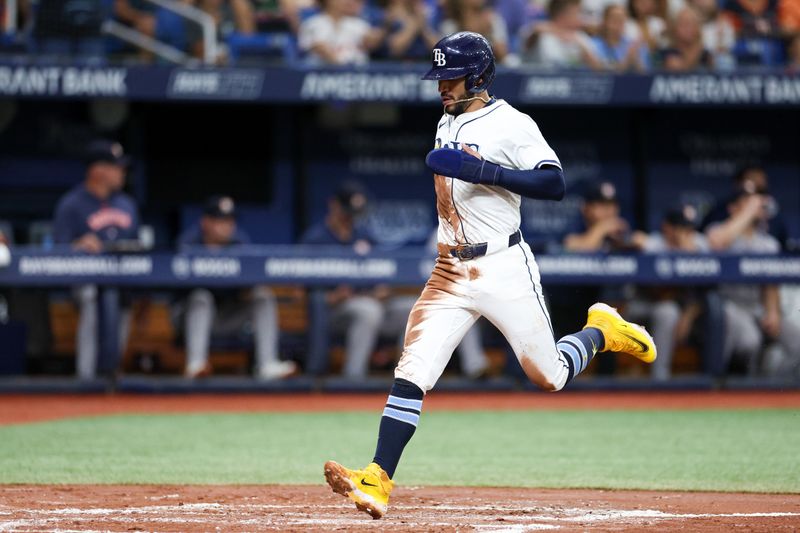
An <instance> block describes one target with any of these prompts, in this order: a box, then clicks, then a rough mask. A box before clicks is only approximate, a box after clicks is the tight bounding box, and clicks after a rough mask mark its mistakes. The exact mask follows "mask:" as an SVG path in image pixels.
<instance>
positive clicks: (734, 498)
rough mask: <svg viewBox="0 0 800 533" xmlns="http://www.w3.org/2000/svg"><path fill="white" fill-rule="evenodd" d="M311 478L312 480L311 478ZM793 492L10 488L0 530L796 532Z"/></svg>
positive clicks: (2, 497) (2, 495) (799, 522)
mask: <svg viewBox="0 0 800 533" xmlns="http://www.w3.org/2000/svg"><path fill="white" fill-rule="evenodd" d="M321 477H322V476H321V475H320V479H321ZM798 527H800V495H792V496H785V495H758V494H756V495H754V494H748V495H738V494H715V493H669V492H626V491H614V492H604V491H583V490H581V491H576V490H569V491H555V490H531V489H524V490H523V489H496V488H404V487H401V488H398V489H397V490H396V491H395V494H394V495H393V497H392V502H391V507H390V511H389V514H388V515H387V516H386V517H385V518H384V519H383V520H379V521H373V520H371V519H370V518H369V517H368V516H367V515H365V514H362V513H358V512H357V511H356V510H355V508H354V507H351V506H350V505H349V504H348V502H347V500H345V499H343V498H341V497H340V496H337V495H335V494H333V493H330V492H329V491H328V490H326V488H325V487H322V486H314V487H302V486H300V487H297V486H294V487H277V486H236V487H230V486H202V487H198V486H190V487H186V486H55V487H54V486H42V487H37V486H11V487H3V488H0V531H9V532H12V531H44V530H46V531H384V530H391V531H404V532H405V531H415V532H428V531H431V532H433V531H437V532H438V531H486V532H501V531H505V532H509V533H511V532H513V533H521V532H527V531H542V530H554V531H586V530H592V531H641V530H643V529H645V528H652V529H654V530H658V531H701V532H705V531H731V530H742V531H764V532H767V531H769V532H778V531H797V529H798Z"/></svg>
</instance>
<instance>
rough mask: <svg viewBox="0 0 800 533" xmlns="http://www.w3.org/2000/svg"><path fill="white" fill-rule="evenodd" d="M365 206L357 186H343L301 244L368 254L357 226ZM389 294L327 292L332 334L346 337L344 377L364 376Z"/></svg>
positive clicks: (344, 289) (378, 290) (348, 290)
mask: <svg viewBox="0 0 800 533" xmlns="http://www.w3.org/2000/svg"><path fill="white" fill-rule="evenodd" d="M367 202H368V200H367V195H366V192H365V191H364V189H363V188H362V187H361V186H360V185H359V184H357V183H354V182H345V183H343V184H342V185H341V186H340V187H339V189H338V190H337V191H336V193H335V194H334V195H333V196H332V197H331V198H330V199H329V200H328V214H327V215H326V216H325V219H324V220H322V221H320V222H318V223H317V224H315V225H313V226H311V227H310V228H309V229H308V230H307V231H306V233H305V234H304V235H303V237H302V238H301V243H302V244H310V245H328V246H344V247H348V248H351V249H352V250H354V251H355V252H356V253H360V254H363V253H367V252H368V251H369V249H370V248H371V246H372V242H371V240H370V238H369V237H368V235H366V233H365V232H363V231H362V230H361V228H360V227H359V226H358V224H357V222H358V219H359V218H360V217H361V216H362V215H363V214H364V213H365V211H366V209H367ZM389 294H390V293H389V291H388V289H387V288H386V287H377V288H374V289H369V290H356V289H354V288H353V287H352V286H350V285H344V284H342V285H339V286H337V287H335V288H333V289H332V290H330V291H328V292H327V294H326V302H327V304H328V307H329V311H330V326H331V330H332V332H335V333H344V334H345V351H346V361H345V364H344V369H343V374H344V375H345V376H347V377H349V378H362V377H364V376H365V375H366V374H367V370H368V368H369V361H370V357H371V355H372V353H373V351H374V350H375V346H376V345H377V342H378V335H379V332H380V328H381V324H382V323H383V318H384V307H383V304H382V301H384V300H386V299H387V298H388V297H389Z"/></svg>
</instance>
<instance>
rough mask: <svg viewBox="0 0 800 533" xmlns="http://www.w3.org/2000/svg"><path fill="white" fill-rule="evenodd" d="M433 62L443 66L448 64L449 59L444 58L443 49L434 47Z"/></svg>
mask: <svg viewBox="0 0 800 533" xmlns="http://www.w3.org/2000/svg"><path fill="white" fill-rule="evenodd" d="M433 62H434V63H436V66H437V67H443V66H445V65H446V64H447V61H446V60H445V58H444V52H442V51H441V49H439V48H434V49H433Z"/></svg>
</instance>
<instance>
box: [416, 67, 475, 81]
mask: <svg viewBox="0 0 800 533" xmlns="http://www.w3.org/2000/svg"><path fill="white" fill-rule="evenodd" d="M466 75H467V74H466V73H465V72H464V69H463V68H462V67H455V68H443V67H433V68H432V69H430V70H429V71H428V72H426V73H425V75H424V76H422V78H420V79H423V80H455V79H458V78H464V77H466Z"/></svg>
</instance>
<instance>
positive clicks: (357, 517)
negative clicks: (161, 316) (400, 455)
mask: <svg viewBox="0 0 800 533" xmlns="http://www.w3.org/2000/svg"><path fill="white" fill-rule="evenodd" d="M385 398H386V397H385V395H384V394H369V395H367V394H360V395H313V394H312V395H187V396H179V395H170V396H157V395H143V396H137V395H78V396H67V395H53V396H50V395H41V396H36V395H24V396H16V395H4V396H0V424H17V423H29V422H35V421H42V420H51V419H59V418H65V417H76V416H99V415H105V414H114V413H161V412H170V413H182V412H262V411H264V412H288V411H319V410H325V411H330V410H366V411H375V412H378V411H379V410H380V409H381V408H382V407H383V404H384V402H385ZM771 407H774V408H790V409H791V408H794V409H797V408H800V392H787V393H756V392H735V393H734V392H724V393H722V392H695V393H664V392H660V393H561V394H557V395H552V394H530V393H527V394H526V393H512V394H508V393H503V394H446V393H441V394H436V393H432V394H430V395H429V396H428V398H426V402H425V408H426V410H431V409H434V410H436V409H454V410H466V409H500V410H503V409H511V410H518V409H701V408H723V409H725V408H729V409H758V408H771ZM320 470H321V465H320ZM646 528H651V529H655V530H658V531H700V532H706V531H709V532H710V531H731V530H744V531H764V532H779V531H800V494H793V495H768V494H728V493H724V494H721V493H696V492H695V493H689V492H677V493H676V492H650V491H644V492H639V491H599V490H595V491H589V490H550V489H547V490H537V489H508V488H479V487H447V488H441V487H440V488H430V487H428V488H420V487H402V486H401V487H398V488H397V489H396V490H395V493H394V494H393V495H392V501H391V507H390V513H389V515H388V516H387V517H385V518H384V519H383V520H380V521H373V520H371V519H370V518H369V517H368V516H367V515H364V514H362V513H358V512H356V511H355V509H354V508H353V507H352V506H351V505H350V504H349V503H348V502H347V501H346V500H345V499H343V498H341V497H340V496H337V495H335V494H333V493H332V492H330V490H329V489H328V488H327V487H326V486H324V484H323V481H322V473H321V472H320V484H319V485H318V486H219V485H215V486H163V485H162V486H159V485H147V486H132V485H131V486H127V485H126V486H105V485H101V486H97V485H76V486H52V485H43V486H31V485H5V486H3V485H0V531H9V532H14V531H24V532H28V531H59V532H66V531H84V532H85V531H169V532H173V531H319V532H321V531H384V530H392V531H401V532H406V531H408V532H410V531H414V532H439V531H479V532H500V531H504V532H509V533H522V532H528V531H542V530H555V531H586V530H591V531H641V530H643V529H646Z"/></svg>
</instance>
